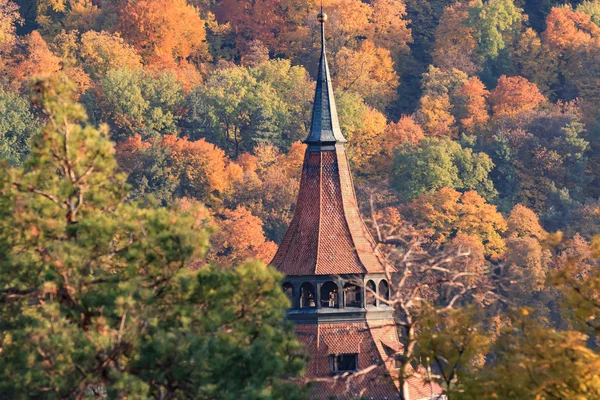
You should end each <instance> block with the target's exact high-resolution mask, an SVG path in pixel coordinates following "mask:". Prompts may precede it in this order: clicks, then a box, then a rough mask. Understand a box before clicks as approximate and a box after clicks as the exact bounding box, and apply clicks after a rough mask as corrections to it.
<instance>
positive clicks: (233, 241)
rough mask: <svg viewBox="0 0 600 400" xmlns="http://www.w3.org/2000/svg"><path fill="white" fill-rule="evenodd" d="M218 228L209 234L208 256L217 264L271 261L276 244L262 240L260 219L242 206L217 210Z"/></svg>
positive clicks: (263, 237)
mask: <svg viewBox="0 0 600 400" xmlns="http://www.w3.org/2000/svg"><path fill="white" fill-rule="evenodd" d="M215 220H216V221H217V222H216V223H217V227H218V228H217V229H218V231H217V232H216V233H215V234H214V235H213V238H212V245H213V249H214V251H213V252H211V254H210V256H212V257H214V260H216V262H217V263H218V264H220V265H237V264H239V263H240V262H244V261H246V260H248V259H255V260H259V261H262V262H265V263H268V262H271V260H272V259H273V256H275V252H276V251H277V245H276V244H275V243H273V242H272V241H269V240H266V238H265V235H264V231H263V223H262V221H261V220H260V218H258V217H256V216H254V215H252V213H251V212H250V211H249V210H248V209H247V208H245V207H243V206H238V207H237V208H236V209H234V210H229V209H225V210H223V211H221V212H219V213H217V217H216V218H215Z"/></svg>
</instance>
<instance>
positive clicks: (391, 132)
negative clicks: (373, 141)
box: [375, 115, 425, 171]
mask: <svg viewBox="0 0 600 400" xmlns="http://www.w3.org/2000/svg"><path fill="white" fill-rule="evenodd" d="M424 138H425V134H424V132H423V129H422V128H421V126H420V125H419V124H418V123H417V122H416V121H415V119H414V118H413V117H412V116H408V115H403V116H402V117H400V119H399V120H398V122H390V123H389V124H388V125H387V126H386V128H385V131H384V132H383V135H382V136H381V154H380V156H379V157H377V160H376V161H375V162H377V164H380V166H381V167H382V168H383V169H384V170H387V171H391V168H392V165H393V163H394V156H395V151H396V149H399V148H402V146H407V145H410V146H415V145H418V144H419V143H420V142H421V140H423V139H424Z"/></svg>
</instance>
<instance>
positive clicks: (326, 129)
mask: <svg viewBox="0 0 600 400" xmlns="http://www.w3.org/2000/svg"><path fill="white" fill-rule="evenodd" d="M317 20H318V21H319V22H320V23H321V59H320V61H319V72H318V74H317V87H316V89H315V102H314V105H313V112H312V123H311V126H310V132H309V134H308V138H306V140H305V141H304V143H307V144H308V145H309V150H319V151H320V150H331V149H332V148H334V145H335V144H336V143H344V142H346V139H345V138H344V135H342V130H341V129H340V124H339V122H338V115H337V109H336V107H335V99H334V97H333V87H332V86H331V77H330V75H329V67H328V66H327V55H326V54H325V22H326V21H327V14H325V13H324V12H323V5H322V4H321V12H320V13H319V15H317Z"/></svg>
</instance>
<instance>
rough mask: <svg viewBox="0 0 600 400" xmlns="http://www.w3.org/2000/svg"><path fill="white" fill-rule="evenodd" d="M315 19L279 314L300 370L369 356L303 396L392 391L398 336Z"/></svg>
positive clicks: (339, 368)
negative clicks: (290, 330)
mask: <svg viewBox="0 0 600 400" xmlns="http://www.w3.org/2000/svg"><path fill="white" fill-rule="evenodd" d="M318 19H319V22H320V24H321V58H320V62H319V71H318V76H317V86H316V90H315V100H314V105H313V111H312V123H311V128H310V132H309V135H308V138H307V139H306V140H305V141H304V143H306V144H307V145H308V146H307V149H306V153H305V155H304V164H303V166H302V176H301V179H300V191H299V193H298V200H297V203H296V210H295V213H294V217H293V219H292V222H291V224H290V226H289V228H288V230H287V232H286V234H285V236H284V238H283V241H282V242H281V245H280V247H279V250H278V251H277V254H276V255H275V257H274V258H273V261H272V262H271V264H272V265H273V266H274V267H276V268H277V269H278V270H279V271H280V272H282V273H283V274H285V275H286V278H285V279H284V282H283V289H284V291H285V292H286V294H287V295H288V297H289V298H290V301H291V303H292V308H291V309H290V310H289V311H288V314H287V315H288V319H289V320H291V321H293V322H295V323H296V324H297V325H296V335H297V337H298V340H299V341H301V342H302V343H304V344H305V345H306V348H307V350H308V353H309V356H310V360H309V364H308V366H307V377H308V378H334V377H335V376H339V375H342V374H345V373H352V372H354V371H358V370H361V369H365V368H367V367H370V366H373V365H377V367H376V368H374V369H372V370H371V371H370V372H369V373H366V374H360V375H359V376H356V377H354V378H352V379H350V380H348V381H344V380H341V379H338V380H335V379H332V380H331V381H330V382H329V381H328V382H325V381H321V382H319V383H317V384H316V386H314V387H313V390H312V393H311V394H312V396H311V398H322V399H328V398H357V397H364V398H368V399H393V398H398V396H399V387H398V381H397V379H394V378H395V377H397V373H396V368H395V365H394V364H395V363H394V359H393V357H392V355H393V354H395V353H396V352H398V351H399V350H400V349H401V344H400V342H399V340H398V333H397V329H396V326H395V323H394V319H393V310H392V309H391V308H390V307H389V306H388V305H386V304H384V302H382V301H380V300H379V298H388V297H389V295H390V287H389V285H390V282H388V280H387V278H386V273H385V272H386V265H387V264H386V261H385V259H384V258H383V257H382V255H381V254H380V253H379V251H378V250H377V248H376V245H375V241H374V240H373V238H372V236H371V234H370V233H369V231H368V230H367V227H366V226H365V224H364V222H363V220H362V218H361V216H360V212H359V209H358V204H357V201H356V195H355V192H354V184H353V182H352V175H351V173H350V167H349V165H348V158H347V155H346V149H345V146H344V143H346V139H345V138H344V135H343V134H342V131H341V129H340V125H339V121H338V115H337V110H336V106H335V99H334V96H333V88H332V84H331V77H330V74H329V67H328V65H327V57H326V54H325V22H326V21H327V16H326V15H325V14H324V13H322V12H321V13H320V14H319V16H318ZM387 268H388V269H389V270H390V271H393V270H392V267H391V266H389V265H387ZM367 288H369V289H370V290H368V289H367ZM374 292H375V293H377V296H375V295H374V294H373V293H374ZM411 379H412V378H411ZM348 382H349V384H348ZM410 383H411V385H410V390H411V394H412V395H411V399H431V398H432V397H436V394H439V393H440V391H439V389H440V388H439V387H438V386H437V385H435V388H433V387H432V386H431V385H429V384H425V383H424V382H422V381H420V380H419V379H417V378H416V377H415V378H414V379H412V382H410ZM432 391H433V392H434V394H433V396H432Z"/></svg>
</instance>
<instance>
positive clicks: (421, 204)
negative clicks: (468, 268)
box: [406, 188, 506, 259]
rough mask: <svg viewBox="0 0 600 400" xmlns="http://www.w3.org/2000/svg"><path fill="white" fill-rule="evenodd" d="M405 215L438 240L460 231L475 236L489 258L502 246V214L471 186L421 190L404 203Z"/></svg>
mask: <svg viewBox="0 0 600 400" xmlns="http://www.w3.org/2000/svg"><path fill="white" fill-rule="evenodd" d="M406 218H408V219H409V220H410V221H413V222H414V223H415V224H416V227H418V228H420V229H423V230H424V232H425V233H426V234H428V235H430V236H431V237H432V238H433V239H434V240H435V241H437V242H438V243H445V242H447V241H449V240H451V239H453V238H454V237H455V236H456V235H458V234H461V233H464V234H467V235H471V236H473V237H475V238H478V239H479V240H480V241H481V243H482V244H483V246H484V249H485V256H486V257H489V258H491V259H498V257H499V256H500V255H502V253H503V252H504V249H505V242H504V239H503V238H502V233H503V232H504V231H506V221H505V220H504V217H503V216H502V214H500V213H499V212H498V211H497V210H496V207H495V206H494V205H492V204H488V203H487V202H486V201H485V199H484V198H483V197H481V196H480V195H479V194H477V192H475V191H473V190H471V191H467V192H464V193H460V192H457V191H456V190H454V189H449V188H442V189H440V190H438V191H436V192H435V193H432V194H423V195H421V196H420V197H419V198H417V199H415V200H413V201H412V202H411V203H410V204H409V205H408V207H407V209H406Z"/></svg>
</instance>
